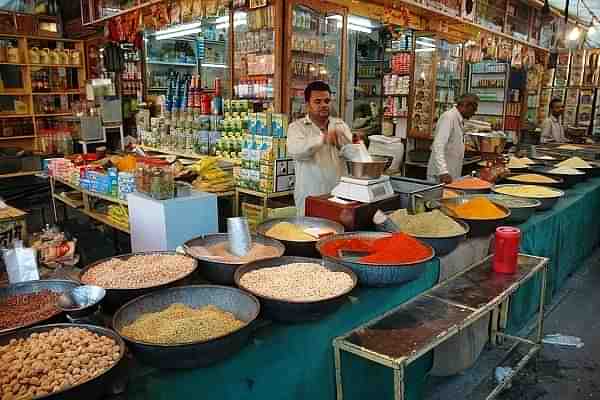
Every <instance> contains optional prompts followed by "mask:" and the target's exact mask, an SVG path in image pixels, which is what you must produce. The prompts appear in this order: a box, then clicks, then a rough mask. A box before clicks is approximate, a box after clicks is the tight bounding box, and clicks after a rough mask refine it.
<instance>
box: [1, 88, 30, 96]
mask: <svg viewBox="0 0 600 400" xmlns="http://www.w3.org/2000/svg"><path fill="white" fill-rule="evenodd" d="M0 96H29V93H28V92H26V91H24V90H14V91H13V90H10V89H9V90H4V91H1V92H0Z"/></svg>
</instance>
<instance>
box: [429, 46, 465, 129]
mask: <svg viewBox="0 0 600 400" xmlns="http://www.w3.org/2000/svg"><path fill="white" fill-rule="evenodd" d="M437 55H438V56H437V59H438V61H437V74H436V91H435V92H436V96H435V116H434V119H435V121H436V122H437V120H438V118H439V117H440V116H441V115H442V114H443V113H444V112H446V111H448V110H449V109H450V108H452V107H453V106H454V104H455V100H456V98H457V97H458V96H459V95H460V94H461V93H462V91H463V88H464V87H466V85H465V82H464V72H463V59H462V45H461V44H449V43H448V42H446V41H444V40H438V44H437Z"/></svg>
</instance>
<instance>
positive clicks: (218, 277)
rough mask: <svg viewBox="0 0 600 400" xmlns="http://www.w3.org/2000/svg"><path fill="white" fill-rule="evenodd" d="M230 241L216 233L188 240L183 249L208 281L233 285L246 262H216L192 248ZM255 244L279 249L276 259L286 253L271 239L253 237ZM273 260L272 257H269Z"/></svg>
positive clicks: (225, 235)
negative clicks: (196, 262) (239, 270)
mask: <svg viewBox="0 0 600 400" xmlns="http://www.w3.org/2000/svg"><path fill="white" fill-rule="evenodd" d="M228 240H229V236H227V234H226V233H214V234H210V235H206V236H202V237H198V238H195V239H192V240H188V241H187V242H185V243H184V244H183V249H184V250H185V252H186V254H187V255H189V256H190V257H193V258H195V259H196V260H197V261H198V263H199V266H200V267H199V268H198V270H199V271H200V273H201V274H202V276H204V277H205V278H206V279H208V280H209V281H211V282H213V283H218V284H219V285H233V284H234V283H235V282H234V279H233V275H234V274H235V271H236V270H237V269H238V268H239V267H240V266H242V265H244V264H246V262H244V261H240V262H237V263H228V262H224V261H215V259H214V258H211V257H205V256H201V255H198V254H194V251H193V250H192V247H194V246H201V247H206V246H212V245H215V244H217V243H221V242H226V241H228ZM252 242H253V243H260V244H264V245H266V246H271V247H274V248H275V249H277V255H276V256H274V257H281V256H282V255H283V253H284V252H285V246H284V245H283V244H281V242H280V241H278V240H275V239H271V238H268V237H265V236H260V235H252ZM269 258H272V257H269Z"/></svg>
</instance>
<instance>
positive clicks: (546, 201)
mask: <svg viewBox="0 0 600 400" xmlns="http://www.w3.org/2000/svg"><path fill="white" fill-rule="evenodd" d="M515 186H522V185H514V184H506V185H496V186H494V188H493V189H492V190H493V191H494V193H498V194H504V193H500V192H498V191H497V190H498V189H500V188H503V187H515ZM534 186H535V185H534ZM538 186H539V185H538ZM552 190H555V191H556V192H557V193H559V194H558V195H557V196H556V197H544V198H539V197H527V196H519V195H514V194H513V195H510V196H512V197H518V198H522V199H534V200H539V202H540V205H539V207H538V208H537V209H538V210H539V211H546V210H549V209H551V208H552V207H554V205H555V204H556V203H557V202H558V200H559V199H560V198H561V197H563V196H564V195H565V192H563V191H562V190H559V189H554V188H553V189H552Z"/></svg>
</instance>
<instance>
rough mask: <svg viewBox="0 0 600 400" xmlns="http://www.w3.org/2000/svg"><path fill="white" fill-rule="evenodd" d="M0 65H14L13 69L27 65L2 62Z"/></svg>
mask: <svg viewBox="0 0 600 400" xmlns="http://www.w3.org/2000/svg"><path fill="white" fill-rule="evenodd" d="M0 65H14V66H15V67H26V66H27V64H23V63H9V62H2V63H0Z"/></svg>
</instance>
